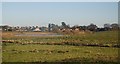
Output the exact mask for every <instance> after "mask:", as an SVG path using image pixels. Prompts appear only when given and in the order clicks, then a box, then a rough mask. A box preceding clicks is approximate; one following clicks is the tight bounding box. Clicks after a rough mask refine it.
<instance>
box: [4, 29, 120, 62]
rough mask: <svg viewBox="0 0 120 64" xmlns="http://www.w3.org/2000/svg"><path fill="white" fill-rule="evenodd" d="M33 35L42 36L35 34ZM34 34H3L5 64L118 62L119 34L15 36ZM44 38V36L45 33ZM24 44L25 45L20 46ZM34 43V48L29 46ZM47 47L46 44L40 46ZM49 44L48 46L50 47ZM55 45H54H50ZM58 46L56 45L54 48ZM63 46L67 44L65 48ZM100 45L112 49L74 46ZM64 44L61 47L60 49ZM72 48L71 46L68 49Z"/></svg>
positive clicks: (110, 32)
mask: <svg viewBox="0 0 120 64" xmlns="http://www.w3.org/2000/svg"><path fill="white" fill-rule="evenodd" d="M33 33H34V34H41V33H39V32H33ZM33 33H32V32H24V33H20V32H3V33H2V39H3V40H15V41H14V42H12V43H9V42H4V43H3V44H2V45H3V48H2V49H3V54H2V55H3V57H2V59H3V62H71V61H72V62H80V61H85V62H117V61H118V50H120V48H118V47H110V46H112V45H116V44H117V45H118V32H117V31H106V32H97V33H93V34H79V35H64V36H57V37H38V36H37V37H36V36H15V34H33ZM44 34H45V33H44ZM21 43H22V44H21ZM30 43H31V44H30ZM39 43H47V44H42V45H41V44H39ZM48 43H49V45H48ZM51 43H52V44H51ZM55 43H59V44H57V45H53V44H55ZM63 43H67V44H66V45H64V44H63ZM81 43H82V44H99V45H108V46H109V47H98V46H96V47H93V46H74V44H81ZM61 44H62V45H61ZM68 44H69V45H68Z"/></svg>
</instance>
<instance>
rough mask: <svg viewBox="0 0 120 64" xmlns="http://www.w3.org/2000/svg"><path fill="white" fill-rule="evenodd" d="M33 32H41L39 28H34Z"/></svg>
mask: <svg viewBox="0 0 120 64" xmlns="http://www.w3.org/2000/svg"><path fill="white" fill-rule="evenodd" d="M33 31H34V32H40V31H41V30H40V28H35V29H34V30H33Z"/></svg>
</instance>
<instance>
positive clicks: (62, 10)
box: [2, 2, 118, 27]
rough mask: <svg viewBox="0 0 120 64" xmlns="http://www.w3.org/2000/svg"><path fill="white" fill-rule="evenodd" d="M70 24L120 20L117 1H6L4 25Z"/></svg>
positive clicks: (3, 12) (99, 24)
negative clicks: (119, 18)
mask: <svg viewBox="0 0 120 64" xmlns="http://www.w3.org/2000/svg"><path fill="white" fill-rule="evenodd" d="M61 22H65V23H66V24H69V25H70V26H73V25H81V26H83V25H89V24H90V23H94V24H96V25H97V26H99V27H102V26H103V25H104V24H105V23H110V24H111V23H118V3H117V2H3V3H2V24H7V25H11V26H36V25H37V26H47V25H48V23H54V24H57V25H61Z"/></svg>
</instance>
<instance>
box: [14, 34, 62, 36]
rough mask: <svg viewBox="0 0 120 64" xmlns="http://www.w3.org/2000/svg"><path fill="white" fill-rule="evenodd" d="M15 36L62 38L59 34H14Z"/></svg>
mask: <svg viewBox="0 0 120 64" xmlns="http://www.w3.org/2000/svg"><path fill="white" fill-rule="evenodd" d="M15 36H63V35H61V34H15Z"/></svg>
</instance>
